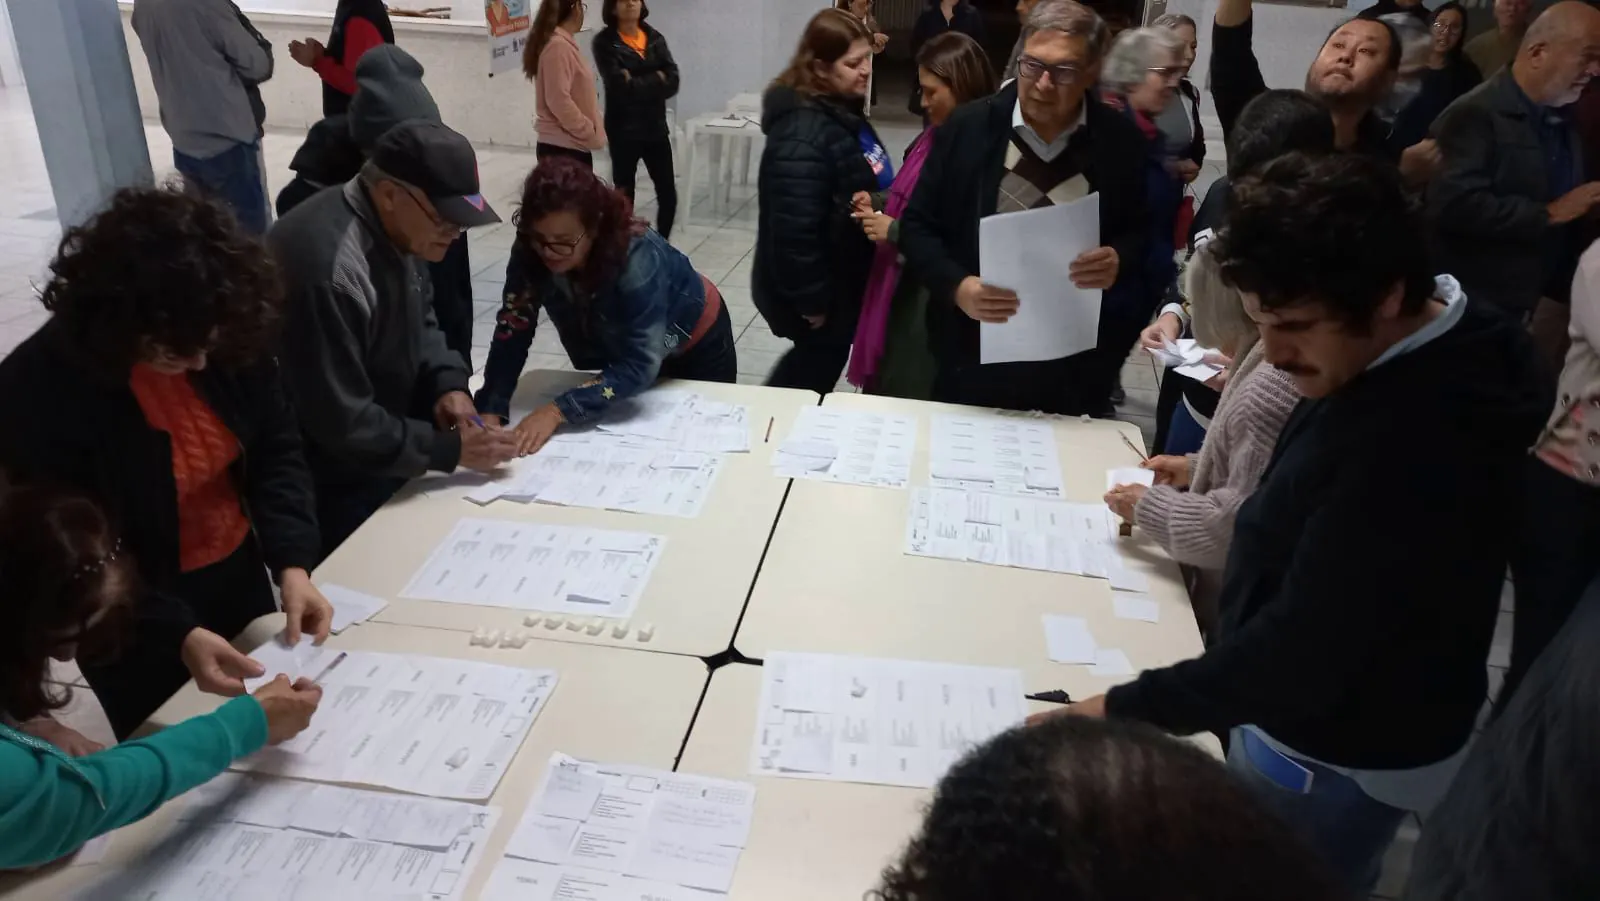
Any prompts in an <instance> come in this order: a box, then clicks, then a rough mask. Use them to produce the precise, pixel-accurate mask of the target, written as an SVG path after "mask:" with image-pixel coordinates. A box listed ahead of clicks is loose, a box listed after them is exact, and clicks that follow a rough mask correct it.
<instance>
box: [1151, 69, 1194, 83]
mask: <svg viewBox="0 0 1600 901" xmlns="http://www.w3.org/2000/svg"><path fill="white" fill-rule="evenodd" d="M1145 71H1146V72H1149V73H1151V74H1154V75H1159V76H1161V77H1162V78H1164V79H1166V80H1167V81H1180V80H1182V79H1183V75H1184V73H1185V72H1187V71H1188V67H1186V66H1151V67H1150V68H1148V69H1145Z"/></svg>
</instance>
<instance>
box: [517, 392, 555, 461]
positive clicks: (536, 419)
mask: <svg viewBox="0 0 1600 901" xmlns="http://www.w3.org/2000/svg"><path fill="white" fill-rule="evenodd" d="M566 421H567V420H566V417H564V416H562V415H561V409H560V408H559V407H557V406H556V405H555V404H545V405H544V406H542V407H540V408H539V409H537V410H534V411H533V412H532V413H529V414H528V415H527V416H524V417H523V418H522V421H521V422H519V423H517V427H516V430H515V433H516V438H517V456H519V457H526V456H528V455H529V454H537V453H538V452H539V451H540V450H541V449H542V448H543V447H544V446H545V444H547V443H549V441H550V436H552V435H554V434H555V433H556V429H559V428H561V426H562V425H563V424H564V423H566Z"/></svg>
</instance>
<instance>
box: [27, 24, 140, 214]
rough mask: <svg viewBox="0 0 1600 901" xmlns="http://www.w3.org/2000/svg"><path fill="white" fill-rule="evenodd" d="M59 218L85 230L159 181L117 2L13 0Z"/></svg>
mask: <svg viewBox="0 0 1600 901" xmlns="http://www.w3.org/2000/svg"><path fill="white" fill-rule="evenodd" d="M6 5H7V7H8V8H9V10H10V12H11V27H12V30H13V31H14V32H15V35H16V42H17V51H18V56H19V57H20V58H21V62H22V73H23V77H24V78H25V79H26V81H27V86H28V99H29V101H30V102H31V103H32V104H33V117H34V121H35V122H37V123H38V128H39V144H40V145H41V146H42V147H43V149H44V159H45V168H46V169H47V170H48V172H49V173H50V189H51V191H52V192H53V193H54V194H55V199H56V216H57V217H58V218H59V219H60V220H61V226H62V228H69V227H71V226H74V225H78V224H81V223H82V222H83V221H84V220H86V219H88V218H89V217H90V216H92V215H93V214H94V213H95V212H96V211H97V210H99V209H100V208H101V207H103V206H105V204H106V202H107V200H109V199H110V197H111V195H112V194H113V193H115V192H116V190H117V189H118V188H123V187H127V186H129V185H148V184H150V183H151V182H152V181H153V180H154V176H153V175H152V173H151V169H150V148H149V147H148V146H146V144H145V140H144V123H143V121H142V120H141V119H140V117H139V98H138V96H137V95H136V94H135V93H134V88H133V72H132V70H131V69H130V68H129V66H128V46H127V44H126V43H125V42H124V39H123V36H122V15H121V13H120V12H118V10H117V3H116V0H7V4H6Z"/></svg>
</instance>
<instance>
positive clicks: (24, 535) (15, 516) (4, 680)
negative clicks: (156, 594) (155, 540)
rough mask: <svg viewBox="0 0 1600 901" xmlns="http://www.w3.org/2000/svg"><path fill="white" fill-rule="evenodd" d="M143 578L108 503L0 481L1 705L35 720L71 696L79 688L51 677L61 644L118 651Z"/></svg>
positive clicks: (84, 651)
mask: <svg viewBox="0 0 1600 901" xmlns="http://www.w3.org/2000/svg"><path fill="white" fill-rule="evenodd" d="M137 584H138V576H137V574H136V569H135V567H134V563H133V560H132V557H131V555H130V554H129V553H128V552H127V551H126V550H124V549H123V548H122V546H121V544H120V543H119V542H118V540H117V538H116V536H115V535H114V534H113V533H112V530H111V526H110V524H109V523H108V522H107V520H106V517H105V515H104V514H102V513H101V512H100V508H98V507H96V506H95V505H94V504H93V503H91V502H89V501H88V500H85V499H84V498H82V497H80V496H78V495H76V494H70V493H66V492H63V491H59V490H56V489H53V488H46V487H38V486H23V487H18V488H12V489H9V490H7V489H6V488H5V487H4V486H0V610H3V611H4V614H5V620H6V628H5V629H3V630H0V714H4V715H5V716H8V717H10V718H11V719H12V720H13V721H15V722H26V721H27V720H30V719H33V718H34V717H37V716H40V715H41V714H44V713H48V712H49V711H51V710H54V709H57V708H59V707H62V706H64V705H65V704H66V703H67V701H68V700H69V699H70V695H69V694H68V693H66V692H56V691H53V690H52V688H51V686H50V684H49V683H48V682H47V677H48V675H49V671H50V655H51V653H52V652H54V651H56V650H57V649H59V648H61V647H62V646H63V645H69V644H71V645H76V647H77V653H78V656H79V657H80V658H82V659H85V660H90V661H92V660H95V659H104V658H105V657H107V656H109V655H110V654H112V653H114V652H115V650H116V648H117V646H118V645H119V644H120V639H121V637H122V635H123V630H124V629H125V628H126V626H127V625H128V622H127V620H128V618H129V612H130V609H131V608H130V606H129V605H130V603H131V600H132V596H133V591H134V590H135V588H136V586H137ZM91 620H94V622H93V624H92V625H91Z"/></svg>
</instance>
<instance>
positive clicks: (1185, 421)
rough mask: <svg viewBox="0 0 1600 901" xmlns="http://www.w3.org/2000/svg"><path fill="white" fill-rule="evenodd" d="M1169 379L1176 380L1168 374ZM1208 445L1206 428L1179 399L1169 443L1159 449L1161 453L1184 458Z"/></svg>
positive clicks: (1169, 431)
mask: <svg viewBox="0 0 1600 901" xmlns="http://www.w3.org/2000/svg"><path fill="white" fill-rule="evenodd" d="M1167 378H1169V379H1170V378H1176V376H1173V375H1171V374H1168V376H1167ZM1205 443H1206V427H1205V426H1203V425H1201V424H1200V423H1199V422H1197V421H1195V418H1194V414H1193V413H1190V412H1189V405H1188V404H1186V403H1184V402H1183V399H1182V398H1179V400H1178V405H1177V406H1176V407H1173V408H1172V422H1171V424H1169V425H1168V426H1167V443H1166V445H1165V446H1163V447H1161V448H1160V449H1159V451H1158V452H1159V453H1163V454H1173V455H1176V456H1180V457H1181V456H1183V455H1184V454H1198V453H1200V446H1201V445H1202V444H1205Z"/></svg>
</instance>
